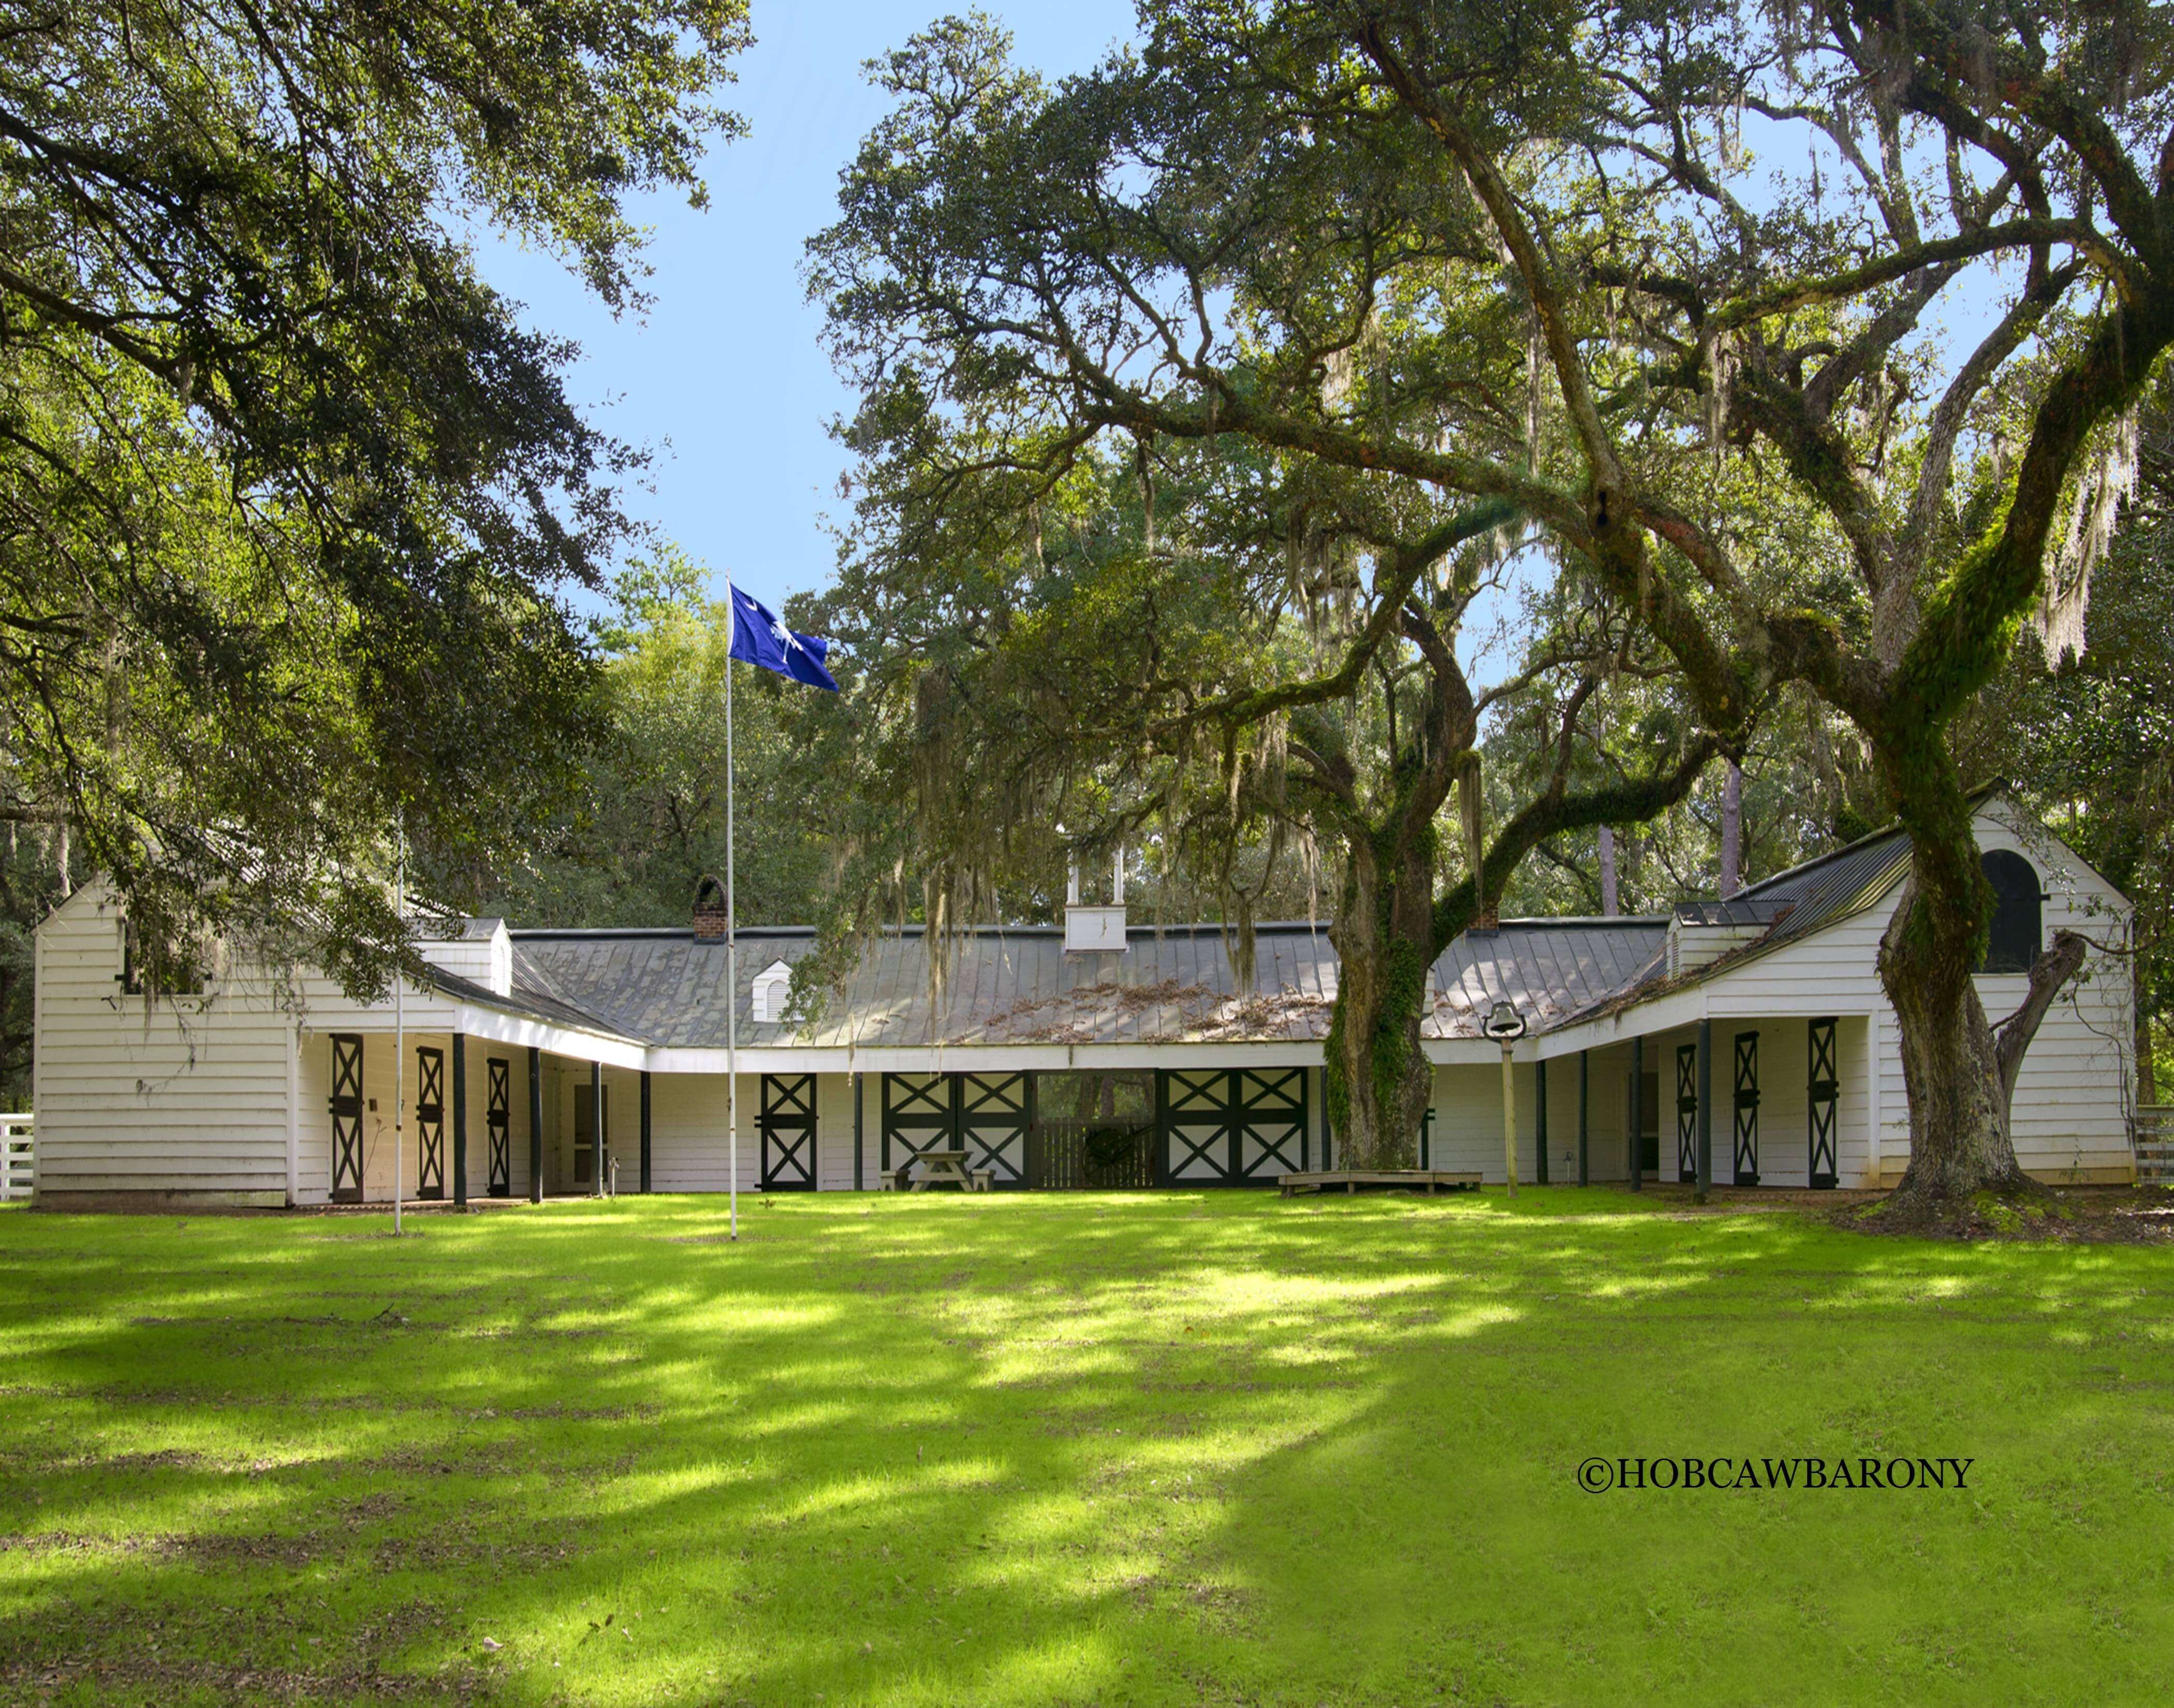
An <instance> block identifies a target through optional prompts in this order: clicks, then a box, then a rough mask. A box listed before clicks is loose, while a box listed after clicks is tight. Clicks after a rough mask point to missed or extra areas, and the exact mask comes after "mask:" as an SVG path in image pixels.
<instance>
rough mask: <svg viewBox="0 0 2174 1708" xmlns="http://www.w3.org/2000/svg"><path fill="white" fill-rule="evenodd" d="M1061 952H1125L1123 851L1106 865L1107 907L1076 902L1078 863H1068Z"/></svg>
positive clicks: (1075, 861)
mask: <svg viewBox="0 0 2174 1708" xmlns="http://www.w3.org/2000/svg"><path fill="white" fill-rule="evenodd" d="M1064 952H1065V953H1066V954H1123V953H1124V952H1125V851H1124V850H1123V849H1122V847H1121V848H1119V849H1118V850H1117V852H1116V853H1115V854H1114V855H1112V856H1111V861H1110V905H1108V906H1106V907H1105V906H1099V905H1085V904H1083V903H1082V902H1081V901H1080V900H1079V862H1078V861H1077V860H1074V861H1073V862H1072V871H1071V878H1070V882H1069V883H1068V884H1067V885H1066V888H1065V892H1064Z"/></svg>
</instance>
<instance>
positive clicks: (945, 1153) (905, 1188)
mask: <svg viewBox="0 0 2174 1708" xmlns="http://www.w3.org/2000/svg"><path fill="white" fill-rule="evenodd" d="M916 1163H919V1164H920V1165H921V1178H920V1179H919V1180H913V1179H912V1178H911V1174H912V1170H913V1165H914V1164H916ZM896 1172H897V1176H898V1180H897V1190H898V1191H900V1192H927V1190H928V1189H929V1187H931V1186H956V1187H958V1188H959V1190H960V1192H987V1191H988V1189H989V1187H990V1186H991V1184H992V1182H993V1181H994V1179H995V1175H994V1172H993V1171H992V1170H989V1169H976V1170H968V1168H967V1167H966V1153H965V1151H963V1150H924V1151H921V1152H919V1153H917V1154H915V1155H913V1156H911V1157H908V1158H907V1159H906V1160H905V1161H904V1162H902V1163H900V1165H899V1166H898V1169H897V1170H896Z"/></svg>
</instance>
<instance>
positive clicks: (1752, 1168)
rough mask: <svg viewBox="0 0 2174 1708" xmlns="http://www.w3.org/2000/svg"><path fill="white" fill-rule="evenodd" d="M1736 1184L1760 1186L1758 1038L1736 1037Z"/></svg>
mask: <svg viewBox="0 0 2174 1708" xmlns="http://www.w3.org/2000/svg"><path fill="white" fill-rule="evenodd" d="M1735 1078H1736V1127H1735V1140H1736V1143H1735V1145H1734V1149H1735V1152H1736V1183H1737V1185H1739V1186H1757V1185H1758V1184H1759V1035H1758V1034H1757V1033H1756V1032H1739V1033H1738V1034H1737V1035H1736V1074H1735Z"/></svg>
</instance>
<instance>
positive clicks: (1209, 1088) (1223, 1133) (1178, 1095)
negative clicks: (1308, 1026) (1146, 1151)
mask: <svg viewBox="0 0 2174 1708" xmlns="http://www.w3.org/2000/svg"><path fill="white" fill-rule="evenodd" d="M1155 1100H1156V1103H1157V1105H1159V1106H1158V1109H1157V1111H1156V1115H1157V1120H1156V1125H1157V1127H1159V1128H1160V1132H1161V1134H1162V1157H1161V1160H1162V1181H1163V1184H1165V1186H1274V1185H1275V1184H1276V1182H1277V1181H1279V1179H1281V1178H1282V1176H1284V1175H1286V1174H1295V1173H1298V1172H1300V1171H1301V1170H1304V1169H1305V1168H1306V1154H1307V1148H1308V1146H1307V1137H1306V1070H1305V1069H1304V1068H1302V1067H1285V1068H1253V1067H1238V1068H1231V1069H1228V1070H1224V1069H1216V1070H1203V1071H1198V1072H1195V1071H1193V1070H1191V1069H1187V1068H1180V1067H1165V1068H1164V1069H1162V1070H1161V1071H1160V1073H1158V1074H1157V1076H1156V1097H1155Z"/></svg>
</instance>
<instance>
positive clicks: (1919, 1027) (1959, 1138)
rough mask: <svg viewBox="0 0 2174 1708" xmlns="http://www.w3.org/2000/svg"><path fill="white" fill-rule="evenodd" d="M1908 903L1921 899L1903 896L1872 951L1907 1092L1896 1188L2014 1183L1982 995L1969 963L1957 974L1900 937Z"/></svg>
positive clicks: (1962, 1189) (1929, 1193) (1969, 1189)
mask: <svg viewBox="0 0 2174 1708" xmlns="http://www.w3.org/2000/svg"><path fill="white" fill-rule="evenodd" d="M1912 905H1920V906H1922V905H1923V899H1922V896H1921V897H1918V898H1917V899H1916V900H1915V902H1914V904H1913V902H1912V899H1910V898H1906V899H1905V903H1904V907H1903V908H1898V909H1897V910H1896V911H1895V921H1894V923H1893V924H1892V925H1890V927H1889V928H1888V932H1887V938H1886V940H1885V942H1884V943H1882V944H1881V945H1880V955H1879V972H1880V978H1881V981H1882V982H1883V983H1885V986H1886V987H1887V996H1888V1000H1889V1001H1890V1002H1891V1003H1894V1005H1895V1019H1896V1020H1897V1022H1898V1023H1899V1024H1898V1028H1897V1030H1898V1033H1899V1036H1900V1041H1901V1051H1902V1079H1903V1084H1904V1085H1905V1086H1906V1089H1907V1090H1908V1093H1909V1099H1910V1166H1909V1168H1908V1170H1906V1172H1905V1173H1904V1175H1903V1176H1902V1184H1901V1189H1900V1192H1901V1196H1902V1197H1906V1198H1922V1199H1925V1200H1927V1201H1932V1200H1936V1199H1937V1200H1954V1199H1959V1198H1967V1197H1969V1196H1970V1195H1971V1193H1973V1192H1980V1191H1982V1190H1985V1189H1987V1188H1993V1189H1995V1190H2004V1189H2007V1188H2009V1187H2012V1186H2020V1185H2021V1184H2023V1171H2022V1170H2021V1169H2020V1167H2018V1166H2017V1164H2016V1161H2015V1147H2014V1143H2013V1141H2012V1140H2011V1138H2010V1137H2009V1125H2008V1099H2007V1097H2006V1095H2004V1092H2003V1090H2002V1089H2001V1083H2000V1061H1999V1055H1998V1050H1997V1048H1996V1047H1995V1044H1994V1040H1993V1028H1992V1026H1991V1024H1988V1022H1987V1019H1986V1015H1985V1005H1984V1004H1983V1003H1981V1002H1979V1000H1978V996H1977V987H1976V986H1974V985H1973V984H1972V983H1971V980H1970V978H1969V976H1968V974H1967V972H1966V974H1965V976H1963V978H1962V979H1961V980H1960V982H1959V983H1958V981H1955V980H1954V979H1953V978H1951V977H1949V976H1944V971H1943V970H1940V969H1938V968H1934V967H1930V966H1928V965H1926V960H1925V958H1923V957H1921V956H1917V955H1913V954H1911V953H1909V951H1908V950H1907V949H1906V948H1903V947H1901V941H1900V940H1901V939H1902V938H1906V937H1907V936H1908V935H1909V932H1910V927H1909V926H1908V924H1907V922H1906V909H1907V908H1909V907H1910V906H1912Z"/></svg>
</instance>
